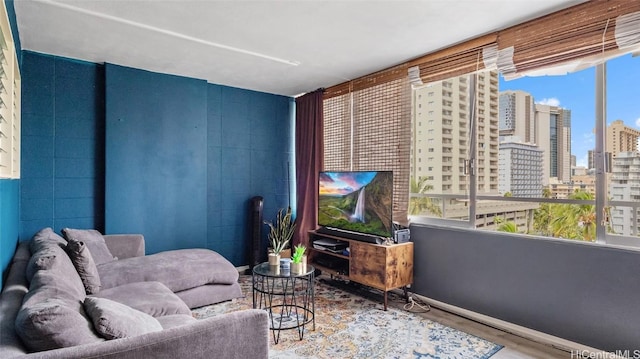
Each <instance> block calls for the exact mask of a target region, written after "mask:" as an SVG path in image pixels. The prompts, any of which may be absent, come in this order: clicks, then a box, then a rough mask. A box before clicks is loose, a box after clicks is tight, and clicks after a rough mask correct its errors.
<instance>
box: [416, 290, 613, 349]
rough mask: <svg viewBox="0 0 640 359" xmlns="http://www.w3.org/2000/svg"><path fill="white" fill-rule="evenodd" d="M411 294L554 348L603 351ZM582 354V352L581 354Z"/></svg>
mask: <svg viewBox="0 0 640 359" xmlns="http://www.w3.org/2000/svg"><path fill="white" fill-rule="evenodd" d="M411 295H415V296H416V297H417V298H418V299H421V300H422V301H424V302H425V303H428V304H429V305H431V306H433V307H436V308H439V309H442V310H444V311H447V312H451V313H454V314H456V315H459V316H461V317H465V318H468V319H471V320H474V321H477V322H480V323H483V324H485V325H488V326H490V327H494V328H497V329H500V330H502V331H505V332H508V333H511V334H514V335H517V336H520V337H523V338H526V339H529V340H532V341H535V342H538V343H542V344H546V345H550V346H552V347H554V348H557V349H560V350H564V351H567V352H570V353H603V352H604V351H603V350H600V349H595V348H592V347H589V346H586V345H583V344H580V343H576V342H572V341H570V340H567V339H563V338H560V337H556V336H554V335H550V334H547V333H543V332H540V331H537V330H534V329H531V328H527V327H523V326H520V325H517V324H513V323H510V322H507V321H504V320H501V319H497V318H493V317H490V316H488V315H484V314H480V313H477V312H474V311H471V310H468V309H464V308H460V307H457V306H455V305H451V304H447V303H444V302H441V301H438V300H435V299H431V298H428V297H424V296H421V295H418V294H415V293H411ZM583 355H584V354H583Z"/></svg>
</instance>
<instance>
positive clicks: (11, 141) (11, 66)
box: [0, 3, 20, 178]
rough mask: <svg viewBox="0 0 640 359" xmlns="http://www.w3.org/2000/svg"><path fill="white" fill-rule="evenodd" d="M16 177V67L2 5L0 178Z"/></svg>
mask: <svg viewBox="0 0 640 359" xmlns="http://www.w3.org/2000/svg"><path fill="white" fill-rule="evenodd" d="M19 177H20V70H19V68H18V61H17V58H16V51H15V47H14V44H13V38H12V36H11V28H10V27H9V19H8V17H7V13H6V8H5V5H4V3H3V5H2V6H1V7H0V178H19Z"/></svg>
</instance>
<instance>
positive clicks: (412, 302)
mask: <svg viewBox="0 0 640 359" xmlns="http://www.w3.org/2000/svg"><path fill="white" fill-rule="evenodd" d="M416 307H417V308H418V309H415V308H416ZM404 310H406V311H408V312H413V313H426V312H428V311H430V310H431V306H430V305H429V304H428V303H424V302H422V301H418V300H416V299H414V298H413V296H410V297H409V303H406V304H405V305H404Z"/></svg>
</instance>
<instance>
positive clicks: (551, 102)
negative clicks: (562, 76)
mask: <svg viewBox="0 0 640 359" xmlns="http://www.w3.org/2000/svg"><path fill="white" fill-rule="evenodd" d="M536 103H537V104H540V105H549V106H556V107H558V106H560V100H559V99H557V98H555V97H551V98H543V99H542V100H540V101H536Z"/></svg>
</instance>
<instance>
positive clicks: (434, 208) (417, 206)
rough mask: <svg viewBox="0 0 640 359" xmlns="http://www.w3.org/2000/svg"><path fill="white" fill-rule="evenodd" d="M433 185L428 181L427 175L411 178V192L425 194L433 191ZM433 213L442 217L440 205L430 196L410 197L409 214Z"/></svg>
mask: <svg viewBox="0 0 640 359" xmlns="http://www.w3.org/2000/svg"><path fill="white" fill-rule="evenodd" d="M432 189H433V186H432V185H430V184H428V183H427V178H426V177H418V181H416V179H415V178H411V183H410V191H411V192H410V193H419V194H424V193H426V192H428V191H431V190H432ZM425 211H426V212H428V213H431V214H433V215H435V216H437V217H442V210H441V209H440V206H439V205H438V204H437V203H435V201H433V200H432V199H431V198H429V197H412V198H409V214H411V215H418V214H421V213H423V212H425Z"/></svg>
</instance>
